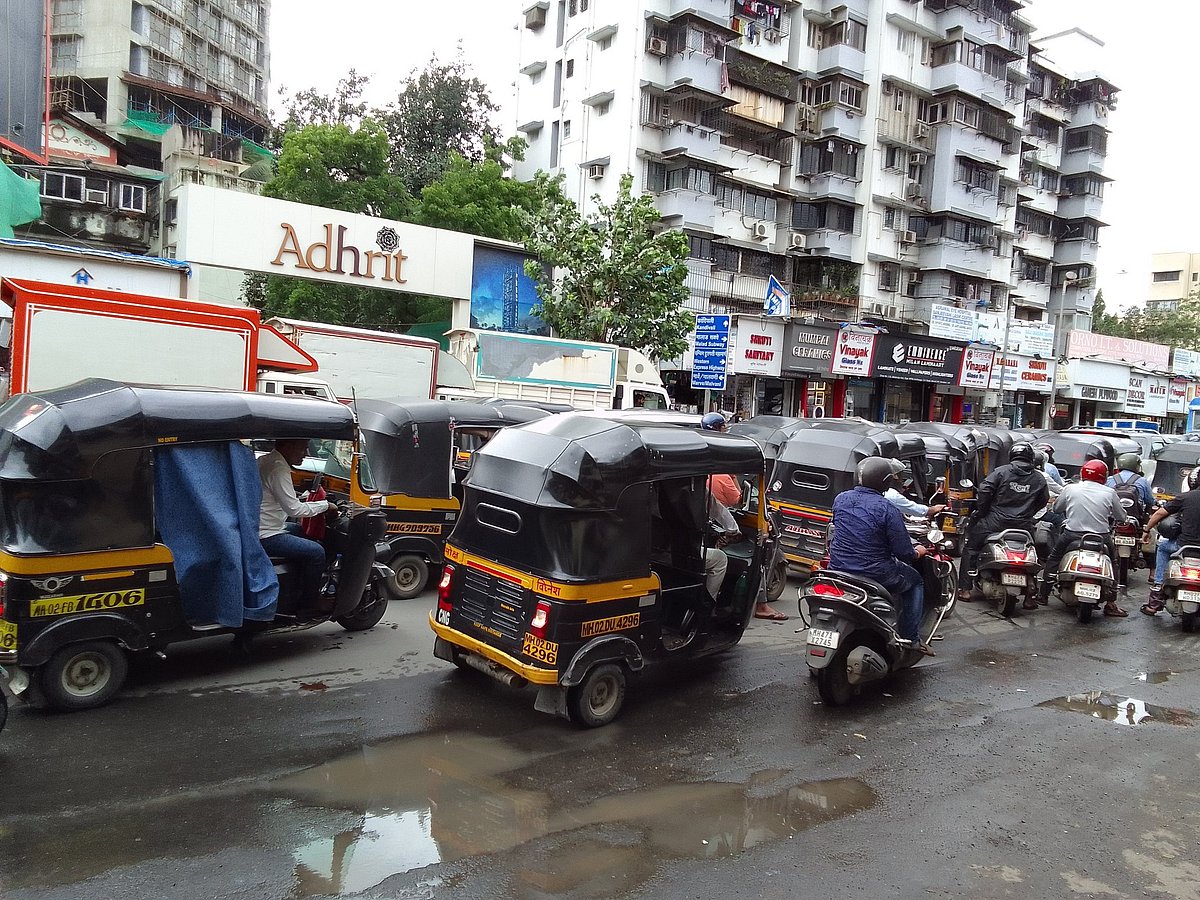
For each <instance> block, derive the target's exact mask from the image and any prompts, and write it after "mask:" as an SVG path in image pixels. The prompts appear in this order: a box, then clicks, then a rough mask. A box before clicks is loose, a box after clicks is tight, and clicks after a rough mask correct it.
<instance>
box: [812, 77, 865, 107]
mask: <svg viewBox="0 0 1200 900" xmlns="http://www.w3.org/2000/svg"><path fill="white" fill-rule="evenodd" d="M812 103H813V105H815V106H824V105H827V104H832V103H840V104H841V105H842V106H848V107H850V108H851V109H862V103H863V89H862V85H861V84H857V83H855V82H853V81H846V80H843V79H841V78H831V79H829V80H828V81H824V82H822V83H821V84H820V85H819V86H818V87H817V88H816V89H815V90H814V91H813V92H812Z"/></svg>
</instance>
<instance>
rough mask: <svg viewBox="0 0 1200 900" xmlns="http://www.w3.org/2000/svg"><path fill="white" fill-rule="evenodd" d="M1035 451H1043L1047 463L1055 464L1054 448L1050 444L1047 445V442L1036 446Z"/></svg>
mask: <svg viewBox="0 0 1200 900" xmlns="http://www.w3.org/2000/svg"><path fill="white" fill-rule="evenodd" d="M1033 449H1034V450H1041V451H1042V452H1043V453H1045V454H1046V461H1047V462H1054V448H1053V447H1051V446H1050V445H1049V444H1047V443H1046V442H1045V441H1043V442H1042V443H1040V444H1034V445H1033Z"/></svg>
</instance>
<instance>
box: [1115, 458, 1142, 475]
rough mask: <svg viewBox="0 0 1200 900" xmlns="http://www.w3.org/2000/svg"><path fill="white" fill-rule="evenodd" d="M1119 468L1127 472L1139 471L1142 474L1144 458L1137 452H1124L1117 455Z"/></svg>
mask: <svg viewBox="0 0 1200 900" xmlns="http://www.w3.org/2000/svg"><path fill="white" fill-rule="evenodd" d="M1117 469H1118V470H1120V469H1124V470H1125V471H1126V472H1137V473H1138V474H1139V475H1141V474H1142V458H1141V457H1140V456H1138V455H1137V454H1136V453H1122V454H1121V455H1120V456H1118V457H1117Z"/></svg>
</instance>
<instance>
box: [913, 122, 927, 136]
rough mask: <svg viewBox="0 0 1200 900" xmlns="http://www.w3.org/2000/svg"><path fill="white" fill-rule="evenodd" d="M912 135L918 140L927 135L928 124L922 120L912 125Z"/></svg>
mask: <svg viewBox="0 0 1200 900" xmlns="http://www.w3.org/2000/svg"><path fill="white" fill-rule="evenodd" d="M913 137H914V138H916V139H917V140H919V141H920V140H924V139H925V138H927V137H929V126H928V125H926V124H925V123H924V122H917V123H916V124H915V125H913Z"/></svg>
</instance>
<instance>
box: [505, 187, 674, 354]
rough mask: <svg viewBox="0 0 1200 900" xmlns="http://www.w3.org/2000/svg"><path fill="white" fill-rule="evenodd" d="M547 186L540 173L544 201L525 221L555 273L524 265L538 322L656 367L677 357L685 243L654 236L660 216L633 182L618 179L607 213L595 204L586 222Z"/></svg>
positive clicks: (535, 248)
mask: <svg viewBox="0 0 1200 900" xmlns="http://www.w3.org/2000/svg"><path fill="white" fill-rule="evenodd" d="M549 182H550V179H549V176H547V175H546V174H545V173H539V174H538V177H537V179H536V180H535V184H538V185H540V186H541V189H542V190H544V191H545V198H546V199H545V202H544V203H543V204H542V206H541V207H540V208H539V209H538V210H537V211H536V212H535V213H534V214H533V215H532V216H531V217H530V220H529V231H530V238H529V240H528V241H527V242H526V248H527V249H528V250H529V251H530V253H531V254H533V256H534V257H536V258H537V259H538V260H541V261H542V262H544V263H546V264H547V265H549V266H552V267H554V268H555V270H556V272H555V273H548V272H547V271H545V270H544V269H543V268H542V266H541V265H540V264H538V263H535V262H529V263H527V264H526V267H525V269H526V273H527V274H528V275H529V277H530V278H532V279H533V280H534V282H535V283H536V284H537V290H538V299H539V301H540V304H539V307H540V308H539V309H538V310H535V311H536V312H537V314H538V315H540V316H541V317H542V318H543V319H544V320H545V321H546V322H547V323H549V324H550V325H551V326H552V327H553V328H554V329H556V330H557V331H558V333H559V334H561V335H562V336H563V337H565V338H570V339H574V340H584V341H603V342H606V343H613V344H619V345H621V346H623V347H632V348H635V349H637V350H642V351H644V352H646V353H648V354H650V355H651V356H654V357H658V358H659V359H671V358H674V357H676V356H679V355H681V354H682V353H683V352H684V351H685V350H686V349H687V334H688V333H689V332H690V331H691V329H692V327H693V321H694V320H693V317H692V314H691V313H690V312H687V311H686V310H684V309H683V308H682V307H683V304H684V302H685V301H686V300H687V298H688V289H687V287H686V286H685V284H684V281H685V279H686V278H687V266H686V265H685V260H686V259H687V256H688V242H687V237H686V236H685V235H684V234H683V232H680V231H663V232H659V233H655V231H654V225H655V224H656V223H657V222H658V221H659V219H660V216H659V213H658V211H657V210H656V209H655V208H654V202H653V200H652V198H651V197H650V196H649V195H648V194H643V195H641V196H640V197H637V198H634V197H633V195H632V188H633V176H632V175H628V174H626V175H623V176H622V177H621V187H620V191H619V193H618V195H617V199H616V201H615V202H614V203H613V204H612V205H606V204H603V203H600V200H599V197H596V198H595V200H596V203H597V209H596V212H594V213H592V214H591V215H589V216H587V217H584V216H582V215H581V214H580V212H579V208H578V207H577V206H576V205H575V203H574V202H572V201H571V200H570V199H569V198H567V197H565V196H563V195H562V193H561V192H557V193H556V192H554V191H552V190H550V189H549V186H548V183H549Z"/></svg>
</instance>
